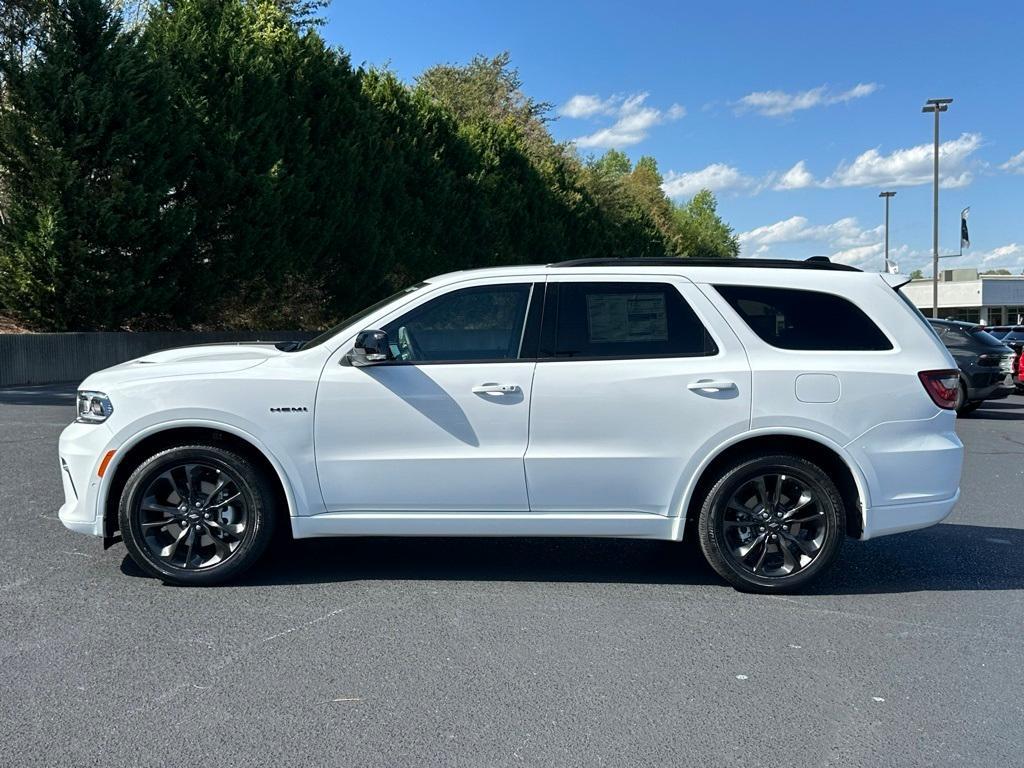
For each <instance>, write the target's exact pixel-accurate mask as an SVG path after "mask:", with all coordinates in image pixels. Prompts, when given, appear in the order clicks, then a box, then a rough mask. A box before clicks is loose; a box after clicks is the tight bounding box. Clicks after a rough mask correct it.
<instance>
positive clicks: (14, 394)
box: [0, 384, 77, 406]
mask: <svg viewBox="0 0 1024 768" xmlns="http://www.w3.org/2000/svg"><path fill="white" fill-rule="evenodd" d="M76 388H77V385H76V384H26V385H24V386H20V387H0V405H62V406H68V405H74V404H75V395H76V391H77V389H76Z"/></svg>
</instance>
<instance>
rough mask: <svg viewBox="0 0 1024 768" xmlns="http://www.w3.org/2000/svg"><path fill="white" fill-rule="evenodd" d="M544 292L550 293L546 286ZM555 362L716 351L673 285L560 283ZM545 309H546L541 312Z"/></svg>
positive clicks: (552, 342)
mask: <svg viewBox="0 0 1024 768" xmlns="http://www.w3.org/2000/svg"><path fill="white" fill-rule="evenodd" d="M549 293H551V290H550V288H549ZM555 295H556V296H557V301H555V302H549V304H548V306H549V307H550V306H552V305H553V307H554V310H555V313H556V314H555V321H554V326H553V328H554V334H553V336H554V338H553V339H550V338H549V339H548V341H547V343H546V345H545V346H547V349H546V350H542V353H541V354H542V356H545V357H551V356H553V357H556V358H609V357H620V358H621V357H693V356H702V355H714V354H717V353H718V348H717V347H716V346H715V342H714V340H713V339H712V338H711V336H710V334H708V332H707V329H705V327H704V325H703V324H702V323H701V321H700V319H698V317H697V315H696V314H695V313H694V311H693V310H692V309H691V308H690V306H689V304H687V303H686V300H685V299H684V298H683V296H682V295H681V294H680V293H679V291H678V290H677V289H676V287H675V286H673V285H670V284H667V283H572V282H570V283H560V284H557V293H555ZM545 311H548V310H545Z"/></svg>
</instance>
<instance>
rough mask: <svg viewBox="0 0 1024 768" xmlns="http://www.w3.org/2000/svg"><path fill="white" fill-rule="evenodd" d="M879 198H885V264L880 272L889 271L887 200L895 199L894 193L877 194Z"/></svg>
mask: <svg viewBox="0 0 1024 768" xmlns="http://www.w3.org/2000/svg"><path fill="white" fill-rule="evenodd" d="M878 196H879V197H884V198H885V264H883V265H882V271H883V272H888V271H889V198H890V197H895V196H896V193H895V192H879V193H878Z"/></svg>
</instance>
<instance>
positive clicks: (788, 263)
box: [549, 256, 861, 272]
mask: <svg viewBox="0 0 1024 768" xmlns="http://www.w3.org/2000/svg"><path fill="white" fill-rule="evenodd" d="M549 266H552V267H761V268H763V269H819V270H820V269H823V270H830V271H833V272H860V271H861V270H859V269H857V268H856V267H851V266H849V265H847V264H835V263H833V262H831V261H829V260H828V258H826V257H825V256H812V257H811V258H809V259H807V260H806V261H794V260H792V259H688V258H685V257H675V258H648V259H644V258H639V259H637V258H631V259H572V260H571V261H560V262H558V263H556V264H550V265H549Z"/></svg>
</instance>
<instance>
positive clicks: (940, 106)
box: [921, 99, 953, 317]
mask: <svg viewBox="0 0 1024 768" xmlns="http://www.w3.org/2000/svg"><path fill="white" fill-rule="evenodd" d="M952 103H953V100H952V99H928V101H926V102H925V103H924V106H923V107H921V111H922V112H934V113H935V178H934V180H933V183H934V189H933V190H932V317H938V316H939V114H940V113H942V112H945V111H946V110H947V109H949V105H950V104H952Z"/></svg>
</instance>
